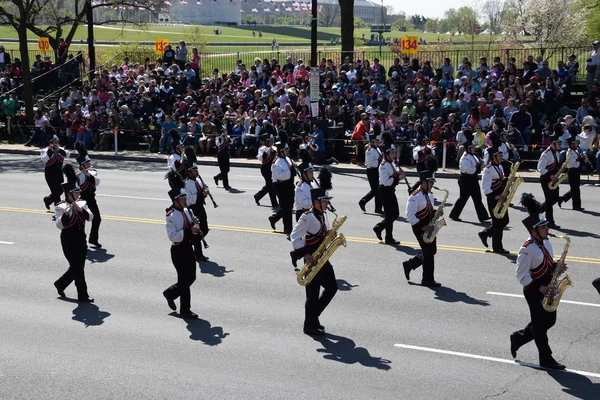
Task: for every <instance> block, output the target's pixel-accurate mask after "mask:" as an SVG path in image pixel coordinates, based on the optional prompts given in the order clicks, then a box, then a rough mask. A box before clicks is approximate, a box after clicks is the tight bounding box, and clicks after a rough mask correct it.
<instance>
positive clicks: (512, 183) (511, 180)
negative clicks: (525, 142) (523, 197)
mask: <svg viewBox="0 0 600 400" xmlns="http://www.w3.org/2000/svg"><path fill="white" fill-rule="evenodd" d="M509 162H510V161H509ZM511 164H512V165H511V167H510V175H509V176H508V180H507V181H506V187H505V188H504V190H503V191H502V196H504V197H505V199H504V200H502V201H498V202H497V203H496V207H494V210H493V211H492V214H494V218H496V219H502V218H504V216H505V215H506V212H507V211H508V206H509V205H510V203H511V202H512V199H513V197H515V194H517V189H518V188H519V185H520V184H521V183H523V178H521V176H520V175H519V176H517V171H518V170H519V165H521V162H520V161H518V162H516V163H514V164H513V163H511Z"/></svg>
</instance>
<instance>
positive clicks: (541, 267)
mask: <svg viewBox="0 0 600 400" xmlns="http://www.w3.org/2000/svg"><path fill="white" fill-rule="evenodd" d="M544 248H545V250H546V254H544V251H543V250H542V248H541V247H540V245H539V244H538V243H536V242H535V241H534V240H533V238H532V237H530V238H529V240H527V241H526V242H525V243H523V246H521V248H520V249H519V255H518V256H517V268H516V271H515V274H516V276H517V280H518V281H519V283H521V285H523V286H529V285H530V284H531V282H533V280H534V279H537V278H539V277H541V276H542V275H544V273H545V272H546V271H547V270H548V268H552V266H553V264H554V259H553V257H554V251H553V250H552V244H551V243H550V241H549V240H548V239H545V240H544Z"/></svg>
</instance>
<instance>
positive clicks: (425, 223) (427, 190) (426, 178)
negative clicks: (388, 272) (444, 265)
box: [402, 170, 441, 287]
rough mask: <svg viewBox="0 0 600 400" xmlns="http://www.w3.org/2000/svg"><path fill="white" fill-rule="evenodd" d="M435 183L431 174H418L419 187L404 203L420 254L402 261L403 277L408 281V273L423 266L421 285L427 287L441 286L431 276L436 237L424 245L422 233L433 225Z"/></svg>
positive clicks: (426, 171) (426, 172) (428, 231)
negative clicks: (433, 191) (433, 189)
mask: <svg viewBox="0 0 600 400" xmlns="http://www.w3.org/2000/svg"><path fill="white" fill-rule="evenodd" d="M434 182H435V177H434V175H433V172H431V171H428V170H425V171H421V172H419V187H418V189H416V190H415V191H414V192H413V193H412V194H411V195H410V196H409V197H408V202H407V203H406V219H407V220H408V222H409V223H410V224H411V226H412V230H413V233H414V234H415V237H416V238H417V241H418V242H419V246H421V253H419V254H417V255H416V256H414V257H413V258H411V259H409V260H407V261H404V262H403V263H402V266H403V267H404V276H406V279H407V280H410V271H412V270H413V269H417V268H419V267H420V266H421V265H423V279H422V280H421V285H423V286H429V287H438V286H441V283H439V282H436V281H435V279H434V276H433V272H434V267H435V261H434V256H435V253H437V237H436V238H435V239H434V240H433V242H431V243H425V241H424V240H423V234H424V233H426V232H427V233H431V232H432V231H433V228H434V227H433V225H432V224H431V220H432V218H433V216H434V214H435V208H434V207H433V205H434V202H435V199H434V197H433V193H431V189H432V188H433V184H434Z"/></svg>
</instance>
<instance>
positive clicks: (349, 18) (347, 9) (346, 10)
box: [338, 0, 355, 60]
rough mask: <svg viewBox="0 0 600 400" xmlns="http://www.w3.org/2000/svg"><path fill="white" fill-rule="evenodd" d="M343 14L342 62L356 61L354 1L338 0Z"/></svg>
mask: <svg viewBox="0 0 600 400" xmlns="http://www.w3.org/2000/svg"><path fill="white" fill-rule="evenodd" d="M338 3H339V4H340V14H341V27H342V28H341V35H342V60H343V59H344V58H345V57H350V59H351V60H354V58H355V57H354V0H338Z"/></svg>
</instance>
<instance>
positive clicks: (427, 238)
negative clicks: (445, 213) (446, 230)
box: [423, 186, 450, 244]
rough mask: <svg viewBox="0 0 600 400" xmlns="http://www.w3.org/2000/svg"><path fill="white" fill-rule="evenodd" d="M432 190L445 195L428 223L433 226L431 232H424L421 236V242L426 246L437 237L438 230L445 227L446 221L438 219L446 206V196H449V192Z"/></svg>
mask: <svg viewBox="0 0 600 400" xmlns="http://www.w3.org/2000/svg"><path fill="white" fill-rule="evenodd" d="M434 189H436V190H441V191H443V192H445V193H446V194H445V195H444V200H442V204H440V206H439V207H438V209H437V210H436V212H435V214H434V215H433V218H432V219H431V222H430V223H429V224H430V225H433V230H432V231H431V232H425V233H424V234H423V241H424V242H425V243H428V244H429V243H431V242H433V241H434V240H435V237H436V236H437V234H438V232H439V231H440V229H442V228H443V227H444V226H446V220H445V219H444V218H440V217H441V216H442V210H443V209H444V205H446V200H448V195H449V194H450V192H449V191H447V190H446V189H438V188H437V187H435V186H434Z"/></svg>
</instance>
